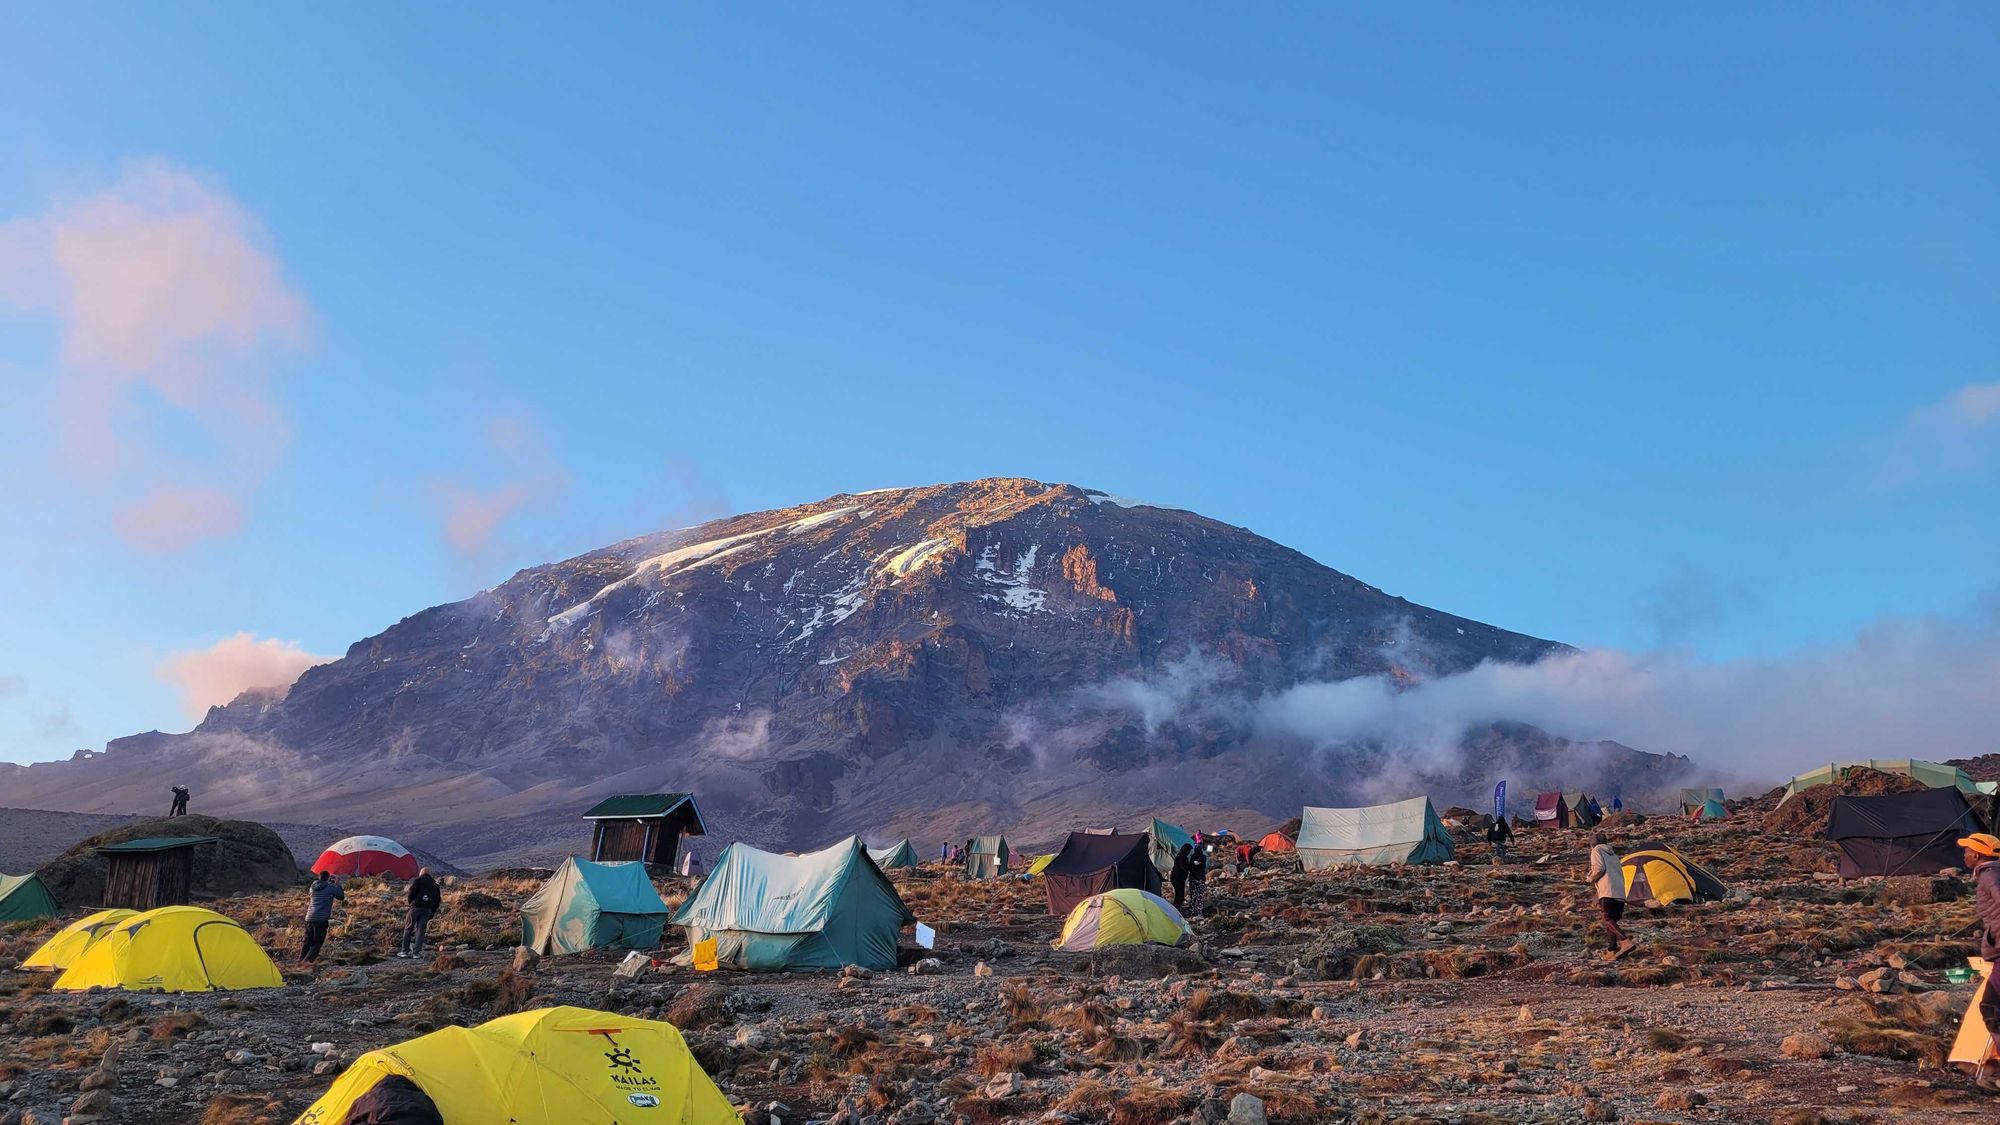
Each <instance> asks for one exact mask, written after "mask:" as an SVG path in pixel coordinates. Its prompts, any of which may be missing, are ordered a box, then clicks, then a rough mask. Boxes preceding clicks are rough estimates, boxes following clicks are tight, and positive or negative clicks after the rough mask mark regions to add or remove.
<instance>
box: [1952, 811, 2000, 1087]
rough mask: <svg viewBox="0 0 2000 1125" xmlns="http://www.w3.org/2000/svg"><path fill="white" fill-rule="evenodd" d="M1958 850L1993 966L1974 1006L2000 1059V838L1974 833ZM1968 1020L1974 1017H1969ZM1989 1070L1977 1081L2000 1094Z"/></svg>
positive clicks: (1983, 953)
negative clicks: (1969, 877) (1997, 982)
mask: <svg viewBox="0 0 2000 1125" xmlns="http://www.w3.org/2000/svg"><path fill="white" fill-rule="evenodd" d="M1958 846H1959V847H1961V848H1964V849H1965V866H1966V868H1967V869H1968V870H1970V871H1971V872H1972V886H1973V897H1972V903H1973V909H1974V912H1975V913H1976V914H1977V915H1978V917H1979V956H1980V957H1981V958H1982V959H1984V960H1985V961H1986V962H1987V963H1988V965H1989V968H1988V969H1987V970H1986V979H1985V980H1984V981H1982V982H1980V985H1979V995H1978V997H1977V999H1975V1000H1974V1004H1975V1005H1976V1006H1977V1007H1978V1009H1979V1018H1980V1019H1981V1020H1982V1021H1984V1022H1985V1024H1986V1034H1987V1036H1988V1038H1989V1039H1990V1040H1991V1045H1990V1046H1989V1047H1988V1048H1987V1050H1988V1053H1989V1054H1990V1055H1992V1056H1993V1057H1994V1058H1995V1059H2000V987H1996V986H1995V983H1994V980H1993V978H1994V976H1995V974H1996V973H2000V836H1992V835H1989V834H1987V833H1985V832H1974V833H1973V834H1972V835H1970V836H1967V837H1965V838H1964V839H1962V840H1960V841H1959V842H1958ZM1966 1018H1967V1019H1971V1018H1972V1017H1971V1016H1970V1015H1969V1014H1968V1015H1967V1016H1966ZM1986 1066H1987V1064H1986V1063H1984V1062H1982V1063H1980V1064H1979V1070H1978V1071H1977V1077H1976V1078H1975V1079H1974V1081H1975V1082H1977V1083H1978V1085H1979V1088H1980V1089H1982V1090H1985V1091H1986V1092H1987V1093H2000V1074H1996V1075H1988V1074H1987V1073H1986Z"/></svg>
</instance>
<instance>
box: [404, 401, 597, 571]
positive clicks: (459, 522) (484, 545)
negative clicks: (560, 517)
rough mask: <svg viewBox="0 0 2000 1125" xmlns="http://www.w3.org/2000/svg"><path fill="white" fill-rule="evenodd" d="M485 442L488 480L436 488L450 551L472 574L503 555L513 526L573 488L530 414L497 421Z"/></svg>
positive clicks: (489, 428) (452, 482)
mask: <svg viewBox="0 0 2000 1125" xmlns="http://www.w3.org/2000/svg"><path fill="white" fill-rule="evenodd" d="M483 437H484V439H485V445H486V450H487V459H488V462H489V463H490V466H491V471H490V472H489V473H488V474H487V479H486V480H485V481H483V482H481V483H474V482H472V481H470V480H468V479H466V478H457V479H452V480H446V481H441V482H439V483H438V484H437V485H436V486H435V487H434V489H433V495H434V497H435V500H436V505H437V512H438V524H439V531H440V532H441V533H442V534H443V536H444V541H445V544H446V546H448V547H450V548H451V551H452V553H453V554H454V555H455V556H456V557H457V558H458V560H459V562H460V563H461V564H463V565H465V566H467V567H468V568H471V569H474V570H483V569H485V568H486V567H487V566H488V565H490V564H491V563H492V561H493V560H494V558H495V557H497V556H498V555H499V554H501V553H502V552H503V551H504V549H505V548H506V546H507V544H506V543H505V542H504V539H505V534H506V530H507V528H508V525H509V524H511V523H513V522H514V521H516V520H518V519H520V518H521V517H523V516H525V515H528V514H529V513H532V512H534V511H536V510H538V509H541V508H545V507H549V506H552V505H554V504H555V503H556V502H558V501H559V500H561V498H562V496H563V494H564V493H565V492H567V491H568V490H569V485H570V475H569V472H568V470H566V469H564V468H563V466H562V465H561V464H560V463H558V462H557V460H556V457H555V455H554V453H553V452H552V451H551V450H550V448H549V446H548V443H547V442H546V441H545V440H544V439H543V438H542V435H541V431H540V430H539V429H538V428H537V427H536V426H535V424H534V421H533V420H532V419H531V418H529V417H528V416H527V415H524V414H517V415H510V416H508V417H503V418H496V419H494V420H493V421H491V422H489V423H487V425H486V429H485V433H484V434H483Z"/></svg>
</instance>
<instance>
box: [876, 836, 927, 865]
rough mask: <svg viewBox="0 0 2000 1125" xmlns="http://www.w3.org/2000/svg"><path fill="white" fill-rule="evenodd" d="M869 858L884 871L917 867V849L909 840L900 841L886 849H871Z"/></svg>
mask: <svg viewBox="0 0 2000 1125" xmlns="http://www.w3.org/2000/svg"><path fill="white" fill-rule="evenodd" d="M868 858H869V859H872V860H874V861H875V866H877V867H879V868H881V869H882V870H884V871H892V870H894V869H896V868H898V867H915V866H917V849H916V848H914V847H912V846H910V842H909V841H908V840H898V841H896V842H895V843H893V844H890V845H889V846H888V847H886V848H869V849H868Z"/></svg>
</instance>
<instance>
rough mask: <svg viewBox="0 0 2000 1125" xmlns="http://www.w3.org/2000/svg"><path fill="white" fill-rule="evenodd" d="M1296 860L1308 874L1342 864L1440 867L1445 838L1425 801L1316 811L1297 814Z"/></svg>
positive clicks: (1448, 853)
mask: <svg viewBox="0 0 2000 1125" xmlns="http://www.w3.org/2000/svg"><path fill="white" fill-rule="evenodd" d="M1298 844H1299V847H1298V855H1299V861H1300V862H1301V863H1303V864H1304V865H1305V867H1306V869H1307V870H1308V871H1313V870H1318V869H1319V868H1322V867H1336V866H1338V865H1340V864H1343V863H1365V864H1383V863H1442V862H1444V861H1445V860H1447V859H1450V858H1451V857H1452V854H1453V848H1452V843H1451V835H1450V834H1449V833H1447V832H1446V831H1445V830H1444V824H1443V823H1442V822H1441V821H1439V820H1438V815H1437V810H1435V809H1433V808H1431V799H1430V798H1429V797H1411V798H1410V799H1409V800H1407V801H1397V802H1396V803H1395V804H1392V805H1371V806H1369V807H1366V808H1358V809H1317V808H1313V807H1311V806H1310V805H1309V806H1307V807H1306V809H1305V811H1304V812H1302V813H1301V814H1300V815H1299V840H1298Z"/></svg>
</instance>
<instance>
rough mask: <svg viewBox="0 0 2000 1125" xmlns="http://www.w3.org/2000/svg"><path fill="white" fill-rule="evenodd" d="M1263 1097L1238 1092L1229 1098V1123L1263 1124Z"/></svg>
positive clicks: (1243, 1124) (1230, 1124)
mask: <svg viewBox="0 0 2000 1125" xmlns="http://www.w3.org/2000/svg"><path fill="white" fill-rule="evenodd" d="M1264 1120H1265V1119H1264V1099H1262V1098H1260V1097H1258V1096H1257V1095H1255V1094H1238V1095H1236V1096H1235V1097H1233V1098H1231V1099H1229V1125H1264Z"/></svg>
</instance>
